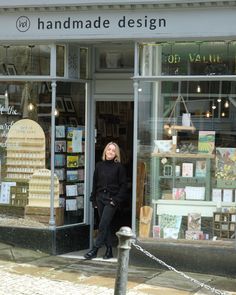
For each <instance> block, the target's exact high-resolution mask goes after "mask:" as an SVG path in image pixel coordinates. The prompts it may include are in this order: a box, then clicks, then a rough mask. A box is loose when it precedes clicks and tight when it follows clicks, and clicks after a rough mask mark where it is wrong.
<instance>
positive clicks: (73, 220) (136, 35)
mask: <svg viewBox="0 0 236 295" xmlns="http://www.w3.org/2000/svg"><path fill="white" fill-rule="evenodd" d="M13 2H14V3H12V4H9V5H5V6H4V4H1V6H0V10H1V22H2V26H1V28H0V39H1V45H2V46H1V47H0V56H1V76H0V87H1V90H0V94H1V95H0V99H1V197H0V210H1V212H0V213H1V214H2V216H3V217H2V218H3V219H4V218H5V220H7V222H6V224H5V226H1V233H0V239H1V240H7V241H11V242H15V243H18V244H21V245H23V244H24V243H23V241H22V237H26V236H27V235H28V233H29V232H30V233H31V236H34V235H35V236H41V243H40V244H41V246H40V245H36V243H32V247H33V248H36V247H38V248H40V249H42V250H44V251H49V252H53V253H62V252H66V251H67V252H69V251H72V250H77V249H82V248H88V247H89V243H91V240H92V238H91V237H92V231H93V228H92V224H93V222H92V220H93V211H92V210H91V208H90V204H89V202H88V198H89V194H90V190H91V179H92V174H93V168H94V164H95V160H96V159H95V151H96V152H98V151H99V152H100V151H101V149H102V146H103V145H104V143H105V142H106V140H110V139H112V140H116V141H118V142H119V144H121V146H122V148H123V150H124V154H125V155H126V156H127V155H128V156H127V158H128V160H127V161H126V164H127V167H128V169H130V170H131V173H130V184H131V187H132V192H131V193H130V197H131V198H132V202H131V203H130V204H129V205H130V206H131V210H130V213H129V214H130V215H132V216H130V218H131V219H132V222H131V223H130V224H132V228H133V230H134V231H135V233H136V234H137V237H139V238H140V239H141V240H144V241H145V240H149V241H150V240H151V241H152V242H153V243H156V242H158V241H160V240H162V241H165V240H166V241H167V240H168V239H170V238H171V239H173V240H178V239H179V240H181V241H183V243H185V242H186V243H188V241H189V240H191V241H196V242H198V241H199V240H208V241H212V240H214V239H225V238H226V239H228V240H229V241H233V240H234V239H235V223H236V212H235V175H234V174H235V152H236V150H235V140H234V136H235V134H234V127H235V126H234V125H235V120H234V116H235V110H234V109H235V106H236V100H235V99H236V93H235V60H236V59H235V49H236V43H235V41H234V39H235V32H234V31H233V27H234V23H235V7H236V6H235V5H236V3H235V2H234V1H231V2H230V3H229V1H226V2H225V4H224V1H221V2H220V3H217V1H214V2H212V1H207V2H206V1H199V2H198V4H197V3H196V4H195V5H194V6H193V5H192V4H191V1H189V3H188V1H176V3H174V2H171V3H170V1H162V3H156V2H157V1H132V3H129V4H127V3H126V2H125V1H109V5H106V3H105V2H104V1H103V3H99V2H100V1H93V2H94V3H93V4H91V5H90V4H89V5H88V4H87V3H83V1H74V3H73V1H70V3H68V2H66V3H63V1H51V4H50V7H48V6H47V7H46V1H45V3H43V2H42V4H40V5H37V6H35V5H33V1H32V5H30V4H27V6H28V7H27V6H24V7H21V6H22V5H21V2H24V1H13ZM113 5H114V6H113ZM13 6H14V8H13ZM29 7H31V8H29ZM199 19H201V22H199ZM223 19H224V21H223ZM221 20H222V21H221ZM6 27H7V28H8V31H5V29H4V28H6ZM127 122H128V123H129V124H128V125H127ZM127 126H128V127H127ZM95 137H96V139H95ZM130 139H131V140H130ZM52 155H53V156H52ZM96 156H97V154H96ZM54 174H55V176H54ZM136 180H137V181H136ZM9 217H11V218H13V217H14V218H15V219H14V221H12V220H10V219H11V218H9ZM14 222H15V224H14ZM20 224H21V226H19V225H20ZM12 233H14V234H12ZM16 233H17V234H16ZM39 233H40V235H39ZM13 236H14V238H13ZM17 236H18V238H16V237H17ZM45 237H46V239H45ZM45 241H47V243H45ZM45 244H47V245H46V246H45Z"/></svg>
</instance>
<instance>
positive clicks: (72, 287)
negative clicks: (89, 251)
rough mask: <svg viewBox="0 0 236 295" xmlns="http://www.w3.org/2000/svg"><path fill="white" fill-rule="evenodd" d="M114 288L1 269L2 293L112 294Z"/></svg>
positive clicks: (132, 293)
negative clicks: (20, 273)
mask: <svg viewBox="0 0 236 295" xmlns="http://www.w3.org/2000/svg"><path fill="white" fill-rule="evenodd" d="M113 293H114V291H113V289H110V288H105V287H101V286H95V285H94V286H91V285H85V284H73V283H70V282H65V281H54V280H50V279H46V278H37V277H32V276H30V275H16V274H11V273H7V272H3V271H0V294H1V295H9V294H11V295H20V294H24V295H47V294H48V295H49V294H50V295H54V294H56V295H65V294H66V295H75V294H80V295H83V294H86V295H87V294H91V295H92V294H93V295H100V294H103V295H108V294H109V295H110V294H113ZM127 294H129V295H136V294H137V295H142V294H144V293H142V292H134V291H130V292H128V293H127Z"/></svg>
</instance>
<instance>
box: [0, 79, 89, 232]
mask: <svg viewBox="0 0 236 295" xmlns="http://www.w3.org/2000/svg"><path fill="white" fill-rule="evenodd" d="M62 84H63V86H62V85H61V83H58V84H57V86H58V87H57V93H58V98H59V99H58V101H56V106H61V108H60V110H58V112H57V115H56V117H55V120H56V129H55V139H56V140H55V152H54V155H53V156H54V160H55V168H54V172H55V178H54V218H55V223H56V225H57V226H61V225H64V224H72V223H80V222H83V221H84V187H85V185H84V174H85V173H84V171H85V164H84V162H85V150H84V145H85V126H84V123H85V85H84V84H77V83H73V84H71V83H62ZM45 85H47V83H46V82H43V83H33V82H26V83H25V82H19V83H15V84H14V83H11V84H10V83H7V84H6V83H2V84H0V91H2V93H5V94H4V95H2V101H0V103H1V106H0V164H1V165H0V168H1V169H0V172H1V174H0V175H1V183H0V184H1V191H0V215H1V216H4V218H5V222H4V224H6V225H10V224H12V218H14V219H18V225H19V226H33V227H35V226H36V227H45V226H49V219H50V193H51V92H50V91H49V89H48V88H47V87H43V86H45ZM78 93H79V94H78ZM65 101H66V102H67V104H65ZM62 106H64V109H63V110H62ZM58 109H59V108H58ZM71 118H74V121H73V124H72V123H71ZM79 124H80V125H79Z"/></svg>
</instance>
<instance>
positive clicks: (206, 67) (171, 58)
mask: <svg viewBox="0 0 236 295" xmlns="http://www.w3.org/2000/svg"><path fill="white" fill-rule="evenodd" d="M235 47H236V42H225V41H218V42H209V41H204V42H203V41H202V42H200V41H198V42H166V43H160V44H155V43H150V44H142V45H141V48H140V52H141V55H140V59H141V63H140V65H141V68H140V72H141V75H144V76H155V75H156V76H157V75H235Z"/></svg>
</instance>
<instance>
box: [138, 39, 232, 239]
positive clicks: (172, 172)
mask: <svg viewBox="0 0 236 295" xmlns="http://www.w3.org/2000/svg"><path fill="white" fill-rule="evenodd" d="M196 44H197V43H196V42H187V43H185V42H182V43H181V42H175V43H173V44H172V45H170V43H168V44H167V43H163V44H148V45H147V44H143V45H141V46H140V47H141V50H140V52H141V55H142V58H141V64H140V73H141V74H142V75H143V76H145V75H147V72H148V73H149V75H153V76H155V75H156V77H154V78H152V79H150V81H149V79H148V77H146V78H145V79H143V81H142V79H141V78H140V81H139V92H138V93H139V98H138V159H137V160H138V163H139V164H141V163H143V164H144V165H145V167H146V173H147V178H146V182H145V186H144V187H143V188H140V186H137V189H142V190H143V194H142V200H137V203H138V204H139V206H140V210H139V211H137V217H138V218H139V219H138V220H139V223H138V224H137V226H138V228H139V233H140V237H141V236H143V233H142V219H143V210H144V208H145V206H147V205H148V206H150V208H153V213H152V222H151V224H152V226H151V227H150V228H149V229H148V232H146V233H145V236H146V237H153V238H164V239H165V238H173V239H186V240H204V239H213V240H214V239H222V238H228V239H231V238H233V237H234V235H233V233H234V228H235V227H234V226H235V225H234V222H235V221H231V215H232V216H233V218H234V215H235V212H236V210H235V200H236V195H235V188H236V185H235V180H234V178H235V169H234V167H235V140H234V130H235V127H236V126H235V120H234V118H235V114H236V108H235V102H234V100H235V97H236V88H235V86H236V84H235V82H234V81H222V80H221V79H218V80H217V79H215V78H214V79H211V77H208V79H203V81H198V80H195V79H192V78H193V77H191V79H188V78H186V80H185V79H183V77H180V78H179V80H178V81H177V82H176V79H175V77H176V76H178V75H186V77H187V76H189V77H190V76H194V75H208V74H209V71H206V67H208V69H210V68H211V72H212V71H213V72H214V74H213V75H214V76H215V75H224V74H226V73H227V74H234V73H235V70H234V69H235V54H234V50H233V48H234V47H235V44H236V43H235V42H232V43H230V44H228V43H227V44H226V43H224V42H207V41H205V42H202V43H201V44H200V46H199V44H198V46H197V45H196ZM225 46H226V47H227V49H228V51H224V49H225V48H226V47H225ZM157 52H158V54H157ZM226 52H227V54H226ZM153 65H155V68H154V67H153ZM146 67H148V69H147V68H146ZM223 68H224V70H223ZM150 73H151V74H150ZM158 75H160V76H164V75H170V76H171V75H173V81H172V80H171V78H170V76H169V77H168V79H166V80H165V77H162V78H160V79H159V76H158ZM140 177H141V176H140V175H138V176H137V180H138V182H139V181H141V179H139V178H140ZM140 195H141V194H140V192H139V191H137V198H138V197H139V196H140ZM140 201H141V203H140ZM149 212H150V211H149ZM217 213H218V214H219V216H220V217H219V221H216V220H215V216H218V215H217ZM224 214H225V215H227V218H228V219H227V222H223V221H222V218H221V215H224ZM224 217H225V216H224ZM220 222H221V223H220ZM193 223H194V224H193Z"/></svg>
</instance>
